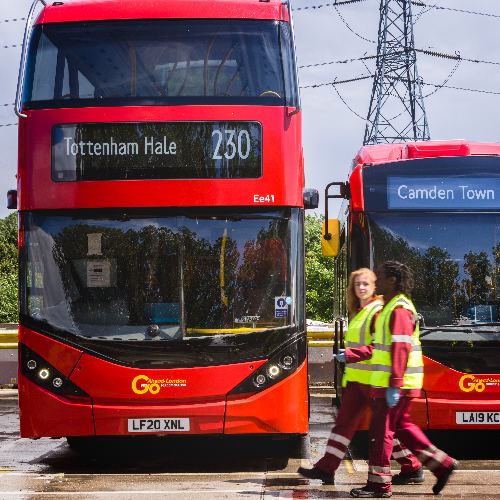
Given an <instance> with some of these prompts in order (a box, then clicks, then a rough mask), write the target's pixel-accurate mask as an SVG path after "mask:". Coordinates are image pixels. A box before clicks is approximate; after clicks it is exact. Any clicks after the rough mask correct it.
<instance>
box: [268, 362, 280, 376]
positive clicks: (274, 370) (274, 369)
mask: <svg viewBox="0 0 500 500" xmlns="http://www.w3.org/2000/svg"><path fill="white" fill-rule="evenodd" d="M280 372H281V370H280V367H279V366H278V365H271V366H270V367H269V368H268V369H267V374H268V375H269V377H271V378H276V377H277V376H278V375H279V374H280Z"/></svg>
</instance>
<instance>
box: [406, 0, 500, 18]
mask: <svg viewBox="0 0 500 500" xmlns="http://www.w3.org/2000/svg"><path fill="white" fill-rule="evenodd" d="M411 4H412V5H416V6H417V7H429V8H430V9H439V10H452V11H454V12H461V13H463V14H475V15H476V16H487V17H500V15H497V14H486V13H485V12H474V11H472V10H463V9H452V8H451V7H438V6H437V5H427V4H425V3H423V2H418V1H416V0H413V1H412V2H411Z"/></svg>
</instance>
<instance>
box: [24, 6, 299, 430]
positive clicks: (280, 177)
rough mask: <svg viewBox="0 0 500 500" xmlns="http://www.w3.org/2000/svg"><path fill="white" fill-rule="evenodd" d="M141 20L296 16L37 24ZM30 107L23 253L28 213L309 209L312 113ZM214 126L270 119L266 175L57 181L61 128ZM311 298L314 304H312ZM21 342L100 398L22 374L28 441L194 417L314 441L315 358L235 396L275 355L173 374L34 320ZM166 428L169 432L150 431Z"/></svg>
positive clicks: (141, 12) (256, 12)
mask: <svg viewBox="0 0 500 500" xmlns="http://www.w3.org/2000/svg"><path fill="white" fill-rule="evenodd" d="M137 19H148V20H150V19H197V20H199V19H245V20H256V19H257V20H276V21H285V22H289V20H290V19H289V12H288V7H287V5H285V4H282V2H281V0H279V1H278V0H270V1H267V2H259V1H258V0H239V1H237V2H228V1H225V0H215V1H214V0H211V1H200V0H186V1H184V0H183V1H177V2H171V1H155V2H151V1H149V0H139V1H137V0H124V1H109V0H97V1H95V0H92V1H86V0H80V1H75V2H71V3H67V4H66V3H65V4H64V5H56V4H53V5H47V6H46V7H45V8H44V9H43V11H42V12H41V14H40V15H39V16H38V19H37V21H36V23H35V24H36V25H39V24H49V23H68V22H84V21H103V20H137ZM22 112H23V113H25V114H26V115H27V117H26V118H21V119H20V120H19V168H18V210H19V211H20V220H21V226H20V247H21V248H22V246H23V245H24V233H23V231H24V227H23V222H22V221H23V214H25V213H27V212H31V211H40V210H43V211H45V212H44V213H48V212H47V211H50V210H59V211H61V210H73V209H103V208H106V209H107V208H122V209H124V210H131V209H134V208H142V209H144V208H149V209H153V208H155V207H216V206H220V207H230V206H232V207H253V208H255V207H261V209H262V211H267V210H270V209H272V208H274V207H299V208H300V209H303V206H304V205H303V193H302V190H303V179H304V170H303V157H302V147H301V133H302V131H301V112H300V110H299V109H296V108H294V107H293V108H291V107H287V106H266V105H265V104H264V103H263V104H262V105H261V106H248V105H188V106H182V105H178V106H158V105H157V106H112V107H98V108H97V107H76V108H75V107H68V108H64V107H63V108H59V109H27V108H23V110H22ZM211 120H240V121H247V120H248V121H254V122H259V123H260V124H261V126H262V144H263V147H262V176H261V177H259V178H255V179H188V180H186V179H168V180H162V179H155V180H147V179H140V180H120V181H105V180H104V181H82V182H54V181H53V180H52V179H51V131H52V128H53V126H54V125H56V124H65V123H99V122H113V123H122V122H123V123H127V122H153V121H155V122H176V121H181V122H190V121H211ZM270 195H272V197H270ZM243 210H244V209H243ZM299 303H300V304H299V307H302V298H299ZM303 335H304V336H305V327H304V332H303ZM19 342H20V345H21V344H22V345H24V346H26V347H27V348H28V349H31V350H33V351H34V352H36V354H37V355H39V356H41V357H42V358H43V359H44V360H45V361H47V362H48V363H49V364H50V365H52V366H53V367H54V368H55V369H56V370H58V371H59V372H60V373H62V374H63V375H64V376H65V377H67V378H68V379H69V380H70V381H71V382H73V383H74V384H76V386H78V387H79V388H80V389H81V390H83V391H84V392H85V393H87V395H88V396H69V395H60V394H57V393H55V392H54V391H50V390H47V389H46V388H43V387H41V386H39V385H37V384H36V383H34V382H32V381H30V380H28V378H26V376H24V375H23V374H22V373H20V374H19V406H20V422H21V436H22V437H48V436H92V435H120V434H123V435H125V434H130V432H129V430H128V429H127V421H128V419H131V418H135V419H145V420H147V419H155V418H160V419H161V418H164V417H168V418H171V419H174V420H175V419H176V418H189V419H190V428H189V430H188V431H181V432H185V433H190V434H223V433H224V434H240V433H246V434H251V433H286V434H299V433H300V434H303V433H307V430H308V414H307V406H308V392H307V358H306V359H304V360H303V361H302V362H301V364H300V366H299V367H298V369H297V370H295V371H294V373H293V374H291V375H290V376H288V377H286V378H284V379H283V380H282V381H280V382H279V383H277V384H275V385H273V386H272V387H270V388H269V389H267V390H260V391H259V390H255V391H253V392H245V393H240V394H233V395H228V394H229V393H230V392H231V390H232V389H234V388H235V387H236V386H237V385H238V384H240V383H241V382H242V381H243V380H244V379H246V378H247V377H248V376H249V375H250V374H252V373H253V372H255V371H256V370H257V369H258V368H259V367H260V366H262V365H264V364H265V362H266V361H267V360H266V359H256V360H249V361H246V362H238V363H234V364H231V363H227V364H224V365H214V366H200V367H189V368H173V369H150V368H149V369H148V368H145V369H142V368H133V367H130V366H126V365H121V364H120V363H117V362H115V361H112V360H106V359H103V358H98V357H95V356H92V355H91V354H89V353H88V352H86V351H85V349H79V348H78V346H77V345H74V343H70V344H68V343H65V342H64V341H60V340H56V339H55V338H50V337H49V336H47V335H45V334H43V333H40V332H37V331H35V330H34V329H32V328H28V327H26V326H25V325H23V321H22V320H21V321H20V327H19ZM21 362H22V360H20V363H21ZM145 382H147V383H146V384H145ZM154 384H157V388H156V387H154ZM158 432H161V433H168V432H169V431H168V430H164V429H161V430H155V429H154V428H153V429H152V430H151V431H150V433H158ZM176 432H177V433H178V432H179V430H178V429H177V430H176ZM147 433H148V432H146V434H147ZM141 434H144V432H141Z"/></svg>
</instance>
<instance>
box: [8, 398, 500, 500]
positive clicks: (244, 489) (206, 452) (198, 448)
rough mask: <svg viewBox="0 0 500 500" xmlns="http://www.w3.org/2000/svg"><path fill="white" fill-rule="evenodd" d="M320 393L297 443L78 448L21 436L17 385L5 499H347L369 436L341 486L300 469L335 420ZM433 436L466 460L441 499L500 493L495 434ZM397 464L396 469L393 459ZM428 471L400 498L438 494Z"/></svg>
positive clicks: (153, 442)
mask: <svg viewBox="0 0 500 500" xmlns="http://www.w3.org/2000/svg"><path fill="white" fill-rule="evenodd" d="M325 390H326V391H328V389H325ZM313 391H316V392H313V395H312V398H311V402H312V407H311V421H310V432H309V434H308V436H305V437H302V438H298V439H296V440H270V439H267V438H259V437H251V438H249V437H244V438H242V437H239V438H238V437H231V438H229V437H225V438H214V437H196V436H163V437H133V438H128V437H124V438H123V437H122V438H107V439H102V440H101V441H100V442H98V443H97V445H96V446H95V447H94V448H93V449H90V450H87V451H84V452H79V451H75V450H73V449H72V448H70V447H69V446H68V444H67V443H66V440H65V439H48V438H42V439H39V440H32V439H20V437H19V419H18V412H17V391H15V390H1V391H0V500H3V499H6V500H7V499H16V500H17V499H33V500H35V499H36V500H46V499H58V500H63V499H92V500H93V499H106V500H108V499H109V500H114V499H120V500H121V499H125V500H128V499H141V500H142V499H145V500H147V499H152V500H156V499H160V498H161V499H175V500H195V499H196V500H198V499H199V498H203V499H204V500H219V499H239V498H248V499H252V500H253V499H255V500H263V499H264V498H269V499H271V498H273V499H278V498H293V499H330V498H349V491H350V490H351V489H352V488H356V487H361V486H363V485H364V484H365V481H366V474H367V469H368V466H367V462H366V436H365V435H364V434H363V433H361V435H359V436H358V437H357V439H356V440H355V443H354V444H352V445H351V446H350V448H349V452H348V454H347V455H346V457H345V459H344V460H343V462H342V463H341V466H340V468H339V470H338V472H337V475H336V484H335V485H323V484H322V483H321V481H319V480H308V479H304V478H302V477H301V476H299V475H298V474H297V473H296V470H297V468H298V467H299V466H301V465H302V466H305V467H310V466H312V463H314V462H315V461H316V460H317V459H318V458H319V457H320V456H321V455H322V454H323V452H324V449H325V446H326V441H327V439H328V435H329V432H330V429H331V425H332V422H333V420H334V418H335V412H336V409H335V408H332V404H331V403H332V398H331V394H328V393H322V391H321V390H319V389H313ZM40 411H43V409H40ZM448 432H452V431H448ZM431 440H432V441H433V442H434V444H436V446H438V447H441V448H443V449H444V450H445V451H447V452H448V453H450V454H451V455H452V456H454V457H455V458H456V459H458V460H460V470H459V471H457V472H456V473H455V474H454V475H453V476H452V477H451V479H450V481H449V483H448V485H447V486H446V488H445V489H444V490H443V492H442V493H441V494H440V495H439V496H438V497H436V498H449V499H458V498H460V499H481V500H486V499H490V498H491V499H500V451H499V449H500V446H499V445H500V433H499V432H498V431H488V432H484V433H483V432H477V431H472V433H467V432H463V431H462V432H460V433H452V434H448V433H447V432H444V433H443V432H441V433H440V434H433V435H431ZM392 468H393V473H397V471H398V467H397V464H396V463H394V464H393V467H392ZM425 475H426V481H425V483H423V484H421V485H410V486H394V487H393V498H401V499H403V498H404V499H405V500H411V499H417V498H418V499H421V498H427V499H428V498H434V495H433V494H432V489H431V488H432V485H433V484H434V478H433V476H432V474H431V473H430V472H429V471H426V473H425Z"/></svg>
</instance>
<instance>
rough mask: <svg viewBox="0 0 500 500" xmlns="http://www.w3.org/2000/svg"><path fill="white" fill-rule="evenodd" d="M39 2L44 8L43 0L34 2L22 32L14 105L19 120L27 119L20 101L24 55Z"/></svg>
mask: <svg viewBox="0 0 500 500" xmlns="http://www.w3.org/2000/svg"><path fill="white" fill-rule="evenodd" d="M38 2H41V3H42V4H43V6H44V7H46V6H47V2H46V1H45V0H35V1H34V2H33V5H32V6H31V9H30V13H29V15H28V19H27V21H26V29H25V30H24V42H23V54H22V56H21V65H20V67H19V77H18V79H17V92H16V104H15V105H14V111H15V113H16V115H17V116H18V117H19V118H28V116H27V115H24V114H23V113H21V99H22V97H23V90H24V75H25V72H26V54H27V52H28V40H29V38H30V36H31V28H32V26H31V20H32V19H33V14H34V13H35V8H36V6H37V4H38Z"/></svg>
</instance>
